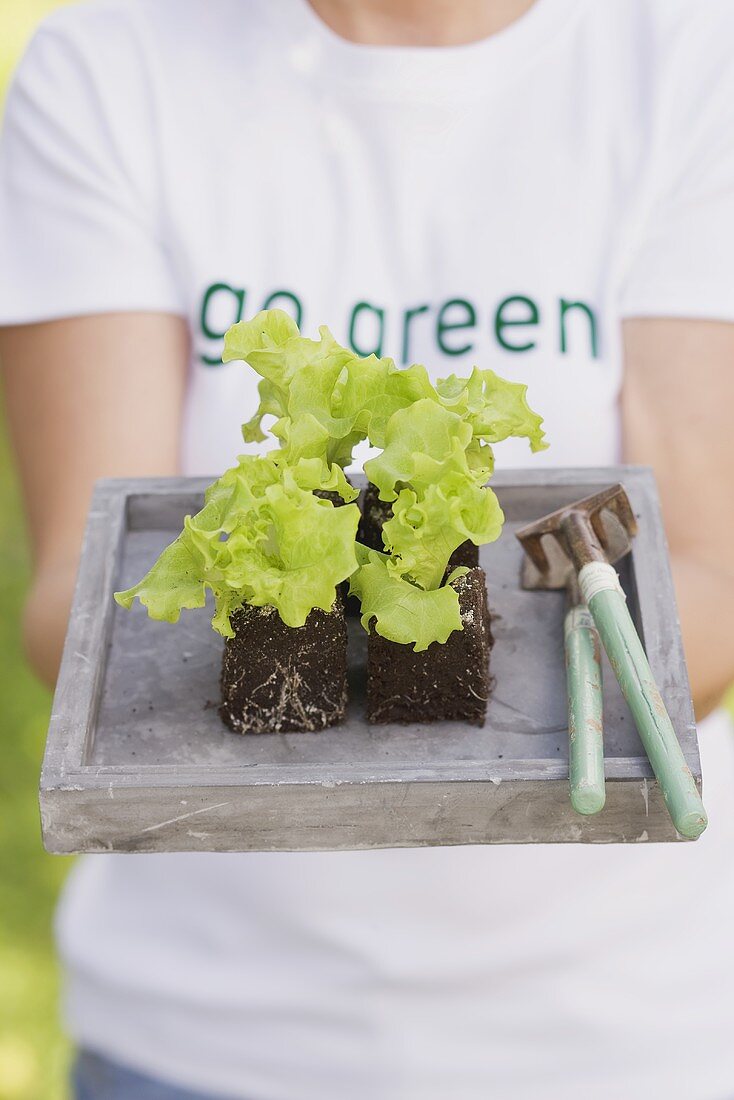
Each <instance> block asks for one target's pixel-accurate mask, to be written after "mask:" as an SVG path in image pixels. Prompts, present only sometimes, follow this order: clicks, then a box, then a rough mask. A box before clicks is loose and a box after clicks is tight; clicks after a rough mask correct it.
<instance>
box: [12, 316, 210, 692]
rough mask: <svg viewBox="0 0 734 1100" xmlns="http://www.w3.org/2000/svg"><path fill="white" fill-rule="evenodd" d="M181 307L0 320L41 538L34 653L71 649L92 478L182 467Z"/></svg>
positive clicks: (43, 661)
mask: <svg viewBox="0 0 734 1100" xmlns="http://www.w3.org/2000/svg"><path fill="white" fill-rule="evenodd" d="M188 339H189V338H188V331H187V327H186V322H185V321H184V320H183V318H181V317H177V316H173V315H171V314H162V313H115V314H100V315H96V316H90V317H74V318H69V319H66V320H60V321H48V322H44V323H42V324H31V325H19V326H17V327H12V328H5V329H2V330H0V364H1V365H2V371H3V376H4V383H5V398H6V406H7V413H8V418H9V421H10V429H11V437H12V440H13V443H14V446H15V451H16V454H17V458H18V465H19V471H20V479H21V486H22V490H23V496H24V500H25V506H26V513H27V517H28V524H29V530H30V536H31V545H32V550H33V561H34V575H33V586H32V589H31V592H30V596H29V598H28V602H27V605H26V613H25V622H24V638H25V644H26V650H27V653H28V657H29V659H30V662H31V664H32V665H33V667H34V668H35V670H36V672H37V673H38V674H39V676H40V677H41V678H42V679H43V680H45V682H46V683H48V684H52V683H53V682H54V680H55V678H56V674H57V672H58V667H59V662H60V660H61V650H62V646H63V640H64V634H65V631H66V622H67V619H68V615H69V607H70V605H71V597H72V592H73V589H74V581H75V578H76V570H77V563H78V559H79V549H80V545H81V538H82V533H83V530H84V521H85V516H86V512H87V508H88V506H89V498H90V494H91V490H92V484H93V482H94V481H95V479H96V478H98V477H135V476H147V475H166V474H176V473H178V472H179V441H180V432H181V416H182V408H183V398H184V391H185V384H186V372H187V363H188V354H189V349H188Z"/></svg>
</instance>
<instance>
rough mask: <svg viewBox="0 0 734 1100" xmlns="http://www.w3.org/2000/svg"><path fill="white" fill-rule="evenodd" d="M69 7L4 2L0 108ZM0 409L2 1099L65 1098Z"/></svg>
mask: <svg viewBox="0 0 734 1100" xmlns="http://www.w3.org/2000/svg"><path fill="white" fill-rule="evenodd" d="M62 2H65V0H0V102H1V101H2V98H3V96H4V92H5V89H6V87H7V83H8V80H9V78H10V75H11V73H12V70H13V67H14V65H15V64H16V62H17V60H18V57H19V56H20V54H21V53H22V51H23V47H24V46H25V44H26V42H27V40H28V38H29V37H30V35H31V34H32V32H33V29H34V27H35V26H36V24H37V23H38V20H39V19H41V18H42V17H43V16H44V15H45V14H47V13H48V12H49V11H51V10H53V9H54V8H56V7H59V6H60V3H62ZM1 414H2V408H1V407H0V607H1V608H2V609H3V613H2V617H1V618H0V654H2V660H0V698H1V699H2V700H3V723H2V724H3V727H4V728H3V735H4V736H3V764H2V768H0V805H1V806H2V812H1V813H0V989H1V990H2V996H0V1100H65V1098H66V1097H67V1095H68V1094H67V1089H66V1083H65V1078H66V1072H67V1067H68V1062H69V1056H70V1050H69V1044H68V1041H67V1040H66V1039H65V1037H64V1036H63V1034H62V1032H61V1028H60V1025H59V1018H58V1009H57V998H58V984H59V977H58V968H57V965H56V961H55V958H54V952H53V945H52V935H51V922H52V915H53V908H54V904H55V900H56V896H57V894H58V891H59V888H60V886H61V883H62V881H63V878H64V875H65V874H66V872H67V870H68V867H69V861H68V860H65V859H59V858H57V857H51V856H47V855H45V853H44V852H43V849H42V847H41V840H40V832H39V823H38V806H37V787H38V771H39V768H40V763H41V756H42V752H43V741H44V734H45V730H46V725H47V722H48V715H49V710H50V704H51V697H50V693H49V692H47V691H46V690H45V689H44V688H43V687H41V686H40V685H39V684H38V682H37V681H36V680H35V679H34V677H33V676H32V674H31V673H30V671H29V670H28V668H27V667H26V665H25V663H24V661H23V656H22V653H21V648H20V642H19V634H20V632H19V622H20V615H21V607H22V603H23V597H24V593H25V590H26V587H27V584H28V576H29V567H28V551H27V543H26V539H25V532H24V529H23V522H22V516H21V509H20V499H19V493H18V487H17V484H16V481H15V477H14V472H13V469H12V460H11V456H10V451H9V447H8V441H7V437H6V432H5V428H4V421H3V419H2V415H1Z"/></svg>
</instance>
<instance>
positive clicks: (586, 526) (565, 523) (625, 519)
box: [515, 485, 637, 588]
mask: <svg viewBox="0 0 734 1100" xmlns="http://www.w3.org/2000/svg"><path fill="white" fill-rule="evenodd" d="M636 533H637V520H636V519H635V516H634V513H633V511H632V506H631V504H630V500H629V497H628V496H627V492H626V490H625V488H624V486H623V485H610V486H609V488H608V489H603V490H602V491H601V492H600V493H594V494H593V495H592V496H589V497H585V498H584V499H583V500H578V501H576V502H575V503H574V504H567V505H565V507H563V508H559V509H558V510H557V511H555V512H551V513H550V514H549V515H547V516H543V517H542V519H539V520H536V521H535V522H534V523H529V524H528V525H527V526H526V527H522V528H521V529H520V530H519V531H516V532H515V534H516V536H517V538H518V539H519V540H520V543H521V545H522V547H523V549H524V551H525V561H524V563H523V572H522V586H523V588H565V587H566V585H567V584H568V583H569V579H570V577H571V576H572V575H573V574H574V573H575V572H576V571H577V570H578V569H580V568H581V567H582V566H583V565H586V563H587V562H590V561H608V562H610V563H612V564H613V563H614V562H615V561H618V560H619V558H621V557H623V556H624V555H625V554H626V553H627V552H628V551H629V549H630V545H631V540H632V538H633V536H634V535H635V534H636Z"/></svg>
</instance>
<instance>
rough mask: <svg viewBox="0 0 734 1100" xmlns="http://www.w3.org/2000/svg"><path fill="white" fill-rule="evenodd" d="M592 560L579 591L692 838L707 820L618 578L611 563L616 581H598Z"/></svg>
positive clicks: (679, 824) (668, 796) (668, 798)
mask: <svg viewBox="0 0 734 1100" xmlns="http://www.w3.org/2000/svg"><path fill="white" fill-rule="evenodd" d="M593 565H594V571H593V573H592V575H591V577H589V576H587V577H586V578H585V577H584V573H585V572H586V571H587V570H591V567H590V566H585V567H584V569H582V570H581V572H580V574H579V584H580V586H581V591H582V593H583V594H584V596H585V598H586V601H587V603H588V606H589V610H590V611H591V614H592V615H593V618H594V622H595V623H596V625H597V628H598V630H599V634H600V635H601V640H602V643H603V645H604V648H605V650H606V651H607V654H608V655H609V660H610V662H611V665H612V668H613V669H614V673H615V675H616V677H617V680H618V681H619V686H620V687H621V689H622V693H623V694H624V697H625V699H626V700H627V704H628V706H629V708H630V710H631V711H632V716H633V718H634V720H635V724H636V725H637V729H638V731H639V734H640V738H641V740H642V744H643V745H644V747H645V751H646V753H647V755H648V757H649V759H650V763H651V764H652V769H653V771H654V772H655V776H656V778H657V780H658V783H659V784H660V788H661V790H662V792H663V798H664V799H665V805H666V806H667V807H668V812H669V813H670V816H671V818H672V821H673V824H674V825H675V827H676V829H677V830H678V832H679V833H680V835H681V836H684V837H687V838H688V839H690V840H695V839H696V837H698V836H700V835H701V833H702V832H703V831H704V829H705V828H706V826H707V824H708V818H707V817H706V811H705V810H704V808H703V802H702V801H701V796H700V794H699V793H698V789H697V787H696V784H695V783H694V780H693V776H692V775H691V771H690V768H689V767H688V765H687V764H686V761H685V758H684V756H683V752H682V750H681V747H680V745H679V743H678V738H677V737H676V735H675V730H674V729H673V724H672V722H671V721H670V717H669V715H668V712H667V710H666V709H665V704H664V703H663V700H662V697H661V695H660V691H659V690H658V687H657V684H656V683H655V679H654V677H653V674H652V670H651V669H650V665H649V662H648V660H647V657H646V655H645V651H644V649H643V648H642V642H641V641H640V639H639V637H638V634H637V631H636V629H635V624H634V623H633V622H632V618H631V616H630V613H629V611H628V610H627V604H626V603H625V598H624V595H623V593H622V590H621V588H620V587H619V579H618V578H617V576H616V573H615V572H614V570H613V569H612V567H611V566H606V569H608V570H610V575H613V577H614V579H615V582H616V583H615V584H614V586H612V585H611V584H610V583H604V576H603V570H602V569H601V568H600V563H597V562H594V563H593ZM585 581H586V583H585ZM589 581H591V583H589Z"/></svg>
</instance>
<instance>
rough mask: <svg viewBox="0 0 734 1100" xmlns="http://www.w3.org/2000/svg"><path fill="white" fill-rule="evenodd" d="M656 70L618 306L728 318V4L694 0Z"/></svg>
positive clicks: (732, 250)
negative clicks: (654, 110)
mask: <svg viewBox="0 0 734 1100" xmlns="http://www.w3.org/2000/svg"><path fill="white" fill-rule="evenodd" d="M690 8H691V9H692V22H693V20H695V24H696V25H695V27H692V28H690V29H689V28H686V27H681V28H680V31H679V38H680V39H684V40H685V41H678V42H676V43H673V44H671V46H670V50H669V54H670V56H669V59H668V64H667V66H665V67H664V69H663V71H661V72H660V73H658V78H659V86H658V99H659V114H658V118H657V120H656V126H655V127H654V128H653V133H652V134H651V135H650V139H649V140H650V150H649V153H650V155H649V165H650V172H649V176H650V178H649V179H648V181H647V190H646V205H645V208H644V211H643V214H642V216H641V217H640V219H639V224H638V226H637V231H636V233H635V234H633V239H632V246H631V248H630V252H629V264H628V267H627V271H626V276H625V278H624V280H623V283H622V288H621V300H620V312H621V315H622V316H624V317H630V316H679V317H693V318H701V319H704V318H706V319H709V320H724V321H734V64H733V63H732V57H734V5H731V4H730V3H729V0H727V5H721V4H717V3H711V4H710V6H706V5H690Z"/></svg>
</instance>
